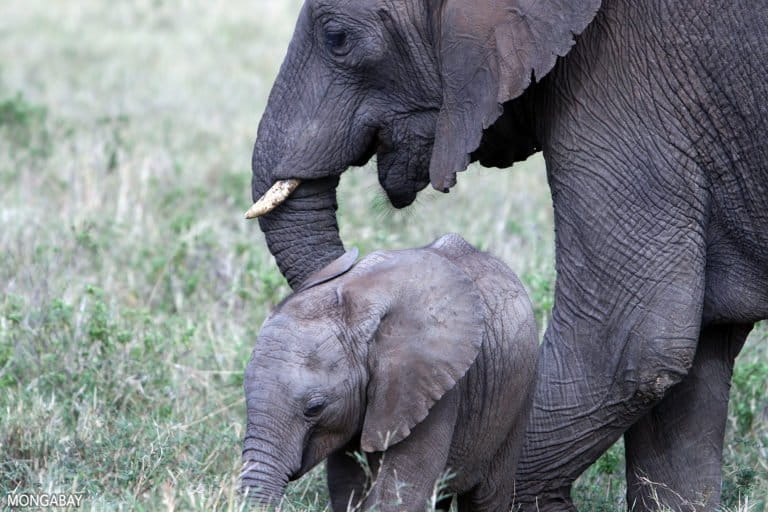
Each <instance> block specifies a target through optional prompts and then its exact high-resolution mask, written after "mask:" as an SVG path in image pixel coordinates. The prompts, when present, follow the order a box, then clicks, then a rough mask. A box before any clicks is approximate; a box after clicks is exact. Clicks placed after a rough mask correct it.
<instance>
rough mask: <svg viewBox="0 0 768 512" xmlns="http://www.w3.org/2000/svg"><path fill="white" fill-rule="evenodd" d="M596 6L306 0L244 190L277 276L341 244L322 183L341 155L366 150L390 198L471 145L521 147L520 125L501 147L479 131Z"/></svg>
mask: <svg viewBox="0 0 768 512" xmlns="http://www.w3.org/2000/svg"><path fill="white" fill-rule="evenodd" d="M599 5H600V0H573V1H565V0H538V1H530V0H477V1H469V0H307V2H306V3H305V4H304V6H303V8H302V10H301V14H300V16H299V20H298V24H297V27H296V31H295V33H294V36H293V40H292V41H291V44H290V47H289V49H288V54H287V56H286V58H285V61H284V63H283V66H282V69H281V70H280V73H279V75H278V77H277V80H276V82H275V84H274V87H273V89H272V92H271V95H270V98H269V102H268V105H267V108H266V111H265V113H264V116H263V118H262V120H261V123H260V125H259V132H258V137H257V140H256V144H255V147H254V151H253V162H252V166H253V183H252V192H253V196H254V200H258V199H259V198H262V200H261V201H258V202H257V204H256V205H254V207H253V208H252V209H251V210H250V211H249V217H256V216H260V217H261V219H260V223H261V227H262V230H263V231H264V233H265V235H266V239H267V243H268V245H269V248H270V251H271V252H272V254H273V255H274V256H275V258H276V260H277V263H278V265H279V267H280V269H281V271H282V272H283V274H284V275H285V276H286V277H287V279H288V281H289V283H290V284H291V286H292V287H294V288H297V287H298V286H299V285H300V284H301V283H302V282H303V281H304V280H305V279H306V278H307V276H309V275H310V274H311V273H313V272H314V271H316V270H317V269H319V268H322V267H324V266H325V265H327V264H328V263H329V262H331V261H333V260H334V259H336V258H337V257H339V256H340V255H341V254H343V252H344V248H343V244H342V242H341V239H340V237H339V232H338V224H337V222H336V208H337V203H336V186H337V185H338V182H339V176H340V175H341V173H342V172H343V171H344V170H345V169H347V168H348V167H350V166H356V165H362V164H364V163H366V162H367V161H368V160H369V159H370V158H372V157H373V156H374V155H376V156H377V164H378V174H379V181H380V183H381V185H382V187H383V188H384V190H385V191H386V193H387V195H388V197H389V199H390V201H391V202H392V204H393V205H394V206H395V207H398V208H402V207H405V206H407V205H409V204H411V203H412V202H413V201H414V199H415V198H416V194H417V193H418V192H419V191H420V190H422V189H423V188H425V187H426V186H427V185H428V184H429V183H430V182H431V183H432V185H433V186H434V187H435V188H436V189H438V190H441V191H445V192H447V191H448V190H449V189H450V188H451V187H452V186H453V185H454V184H455V183H456V177H455V175H456V173H457V172H459V171H463V170H464V169H466V167H467V165H468V164H469V162H470V161H471V160H472V159H473V158H475V159H480V160H481V163H483V164H485V165H509V164H511V163H512V162H513V161H515V160H519V159H522V158H525V157H527V156H529V155H530V154H531V153H533V152H534V151H535V150H536V149H537V147H536V142H535V140H534V139H533V138H531V136H530V135H529V134H526V133H522V131H521V132H520V133H519V137H518V138H517V141H516V142H514V141H513V142H508V143H505V144H506V146H505V148H504V149H503V150H501V151H499V150H498V148H496V147H494V148H491V149H488V150H487V151H483V148H482V147H481V142H482V141H483V140H484V135H485V136H487V137H488V136H490V138H491V139H493V136H492V134H490V135H489V131H492V130H489V128H491V127H492V126H493V125H494V123H496V122H497V120H498V119H499V117H500V116H501V114H502V112H503V111H504V108H503V106H504V104H505V103H507V102H508V101H509V100H512V99H514V98H516V97H518V96H520V95H521V94H522V93H523V92H524V91H525V90H526V88H527V87H528V85H529V84H530V83H531V81H532V79H536V80H538V79H541V78H542V77H543V76H544V75H546V74H547V73H548V72H549V71H550V69H551V68H552V67H553V66H554V63H555V60H556V58H557V56H560V55H565V54H566V53H567V51H568V50H569V48H570V47H571V45H572V44H573V35H574V34H578V33H580V32H581V31H582V30H583V29H584V28H585V27H586V26H587V25H588V24H589V22H590V20H591V19H592V18H593V17H594V15H595V13H596V11H597V9H598V7H599ZM505 117H506V116H505ZM505 124H506V125H509V124H510V120H509V119H507V120H505ZM513 126H514V123H513ZM518 131H520V130H518Z"/></svg>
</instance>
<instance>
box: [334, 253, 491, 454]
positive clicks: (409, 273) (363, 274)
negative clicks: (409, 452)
mask: <svg viewBox="0 0 768 512" xmlns="http://www.w3.org/2000/svg"><path fill="white" fill-rule="evenodd" d="M369 258H371V259H372V260H373V261H375V263H374V264H373V265H369V266H366V268H365V269H364V270H362V271H361V269H360V268H358V269H357V270H356V272H358V275H356V276H355V277H354V279H352V280H350V281H349V282H347V283H345V285H344V292H343V293H344V297H345V302H346V303H347V304H349V305H350V307H352V308H353V309H354V310H355V311H356V313H354V314H353V315H352V317H351V318H352V321H353V322H355V323H356V324H357V325H358V326H363V325H367V326H368V327H367V331H368V332H369V334H370V336H369V338H368V339H367V342H368V343H369V346H368V367H369V372H370V380H369V383H368V389H367V406H366V410H365V419H364V422H363V429H362V438H361V446H362V448H363V450H364V451H366V452H375V451H384V450H386V449H387V448H388V447H390V446H392V445H394V444H397V443H399V442H400V441H402V440H403V439H405V438H406V437H408V435H409V434H410V432H411V430H412V429H413V428H414V427H415V426H416V425H417V424H418V423H420V422H421V421H423V420H424V419H425V418H426V417H427V414H428V413H429V410H430V408H431V407H432V406H433V405H434V404H435V403H436V402H437V401H438V400H440V398H442V397H443V395H445V393H447V392H448V391H450V390H451V389H452V388H453V387H454V386H455V385H456V383H457V382H458V381H459V380H460V379H461V378H462V377H463V376H464V374H465V373H466V372H467V370H468V369H469V368H470V367H471V366H472V364H473V363H474V361H475V358H476V357H477V354H478V352H479V351H480V347H481V344H482V341H483V335H484V327H483V326H484V318H483V315H482V308H481V306H480V304H481V302H480V300H481V299H480V296H479V295H478V292H477V290H476V288H475V286H474V284H473V282H472V281H471V280H470V278H469V277H468V276H467V275H466V274H465V273H464V272H463V271H462V270H461V269H460V268H459V267H457V266H456V265H454V264H453V263H451V262H450V261H449V260H447V259H446V258H444V257H442V256H440V255H439V254H436V253H435V252H433V251H429V250H426V249H417V250H408V251H392V252H382V253H376V254H374V255H372V256H370V257H369ZM365 264H366V262H365V260H364V262H363V263H361V265H365ZM355 318H356V319H355ZM365 319H368V320H367V321H366V320H365Z"/></svg>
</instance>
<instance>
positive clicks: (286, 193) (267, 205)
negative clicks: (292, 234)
mask: <svg viewBox="0 0 768 512" xmlns="http://www.w3.org/2000/svg"><path fill="white" fill-rule="evenodd" d="M299 185H301V180H280V181H278V182H276V183H275V184H274V185H272V188H270V189H269V190H268V191H267V193H266V194H264V196H263V197H262V198H261V199H259V200H258V201H256V203H255V204H254V205H253V206H251V209H250V210H248V211H247V212H246V214H245V218H246V219H249V220H250V219H256V218H258V217H263V216H264V215H266V214H268V213H269V212H271V211H272V210H274V209H275V208H277V207H278V206H280V205H281V204H283V203H284V202H285V200H286V199H288V198H289V197H290V195H291V194H293V193H294V191H296V189H297V188H299Z"/></svg>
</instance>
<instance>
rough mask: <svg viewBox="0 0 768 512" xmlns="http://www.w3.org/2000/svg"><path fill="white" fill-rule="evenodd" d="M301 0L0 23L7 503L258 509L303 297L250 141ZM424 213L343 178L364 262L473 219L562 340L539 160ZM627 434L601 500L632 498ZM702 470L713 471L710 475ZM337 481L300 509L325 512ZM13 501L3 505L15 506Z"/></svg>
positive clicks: (3, 19)
mask: <svg viewBox="0 0 768 512" xmlns="http://www.w3.org/2000/svg"><path fill="white" fill-rule="evenodd" d="M298 6H299V2H298V1H297V0H290V1H286V0H283V1H280V2H276V1H274V0H251V1H248V2H246V1H244V0H229V1H228V2H210V1H207V0H184V1H181V2H164V1H162V0H151V1H150V0H134V1H131V2H107V1H105V0H101V1H99V0H79V1H78V2H51V1H50V0H26V1H24V2H11V3H7V2H6V5H4V6H3V14H2V16H0V500H2V499H3V498H4V497H5V494H6V493H7V492H9V491H11V490H18V491H19V492H22V491H63V492H70V491H78V492H84V493H86V494H87V498H86V500H85V502H84V509H85V510H158V509H163V510H200V511H210V510H237V509H239V507H240V505H239V504H238V501H237V499H236V494H235V487H236V478H237V474H238V472H239V469H240V441H241V437H242V435H243V427H244V424H245V411H244V405H243V393H242V389H241V386H242V373H243V369H244V366H245V363H246V361H247V359H248V357H249V353H250V351H251V349H252V347H253V344H254V343H255V340H256V334H257V332H258V328H259V326H260V325H261V322H262V320H263V318H264V316H265V315H266V313H267V312H268V311H269V309H270V307H272V305H274V304H275V303H276V302H277V301H279V300H280V299H281V298H282V297H284V296H285V295H286V294H287V293H288V288H287V287H286V285H285V283H284V281H283V279H282V277H281V276H280V274H279V273H278V271H277V269H276V266H275V265H274V262H273V260H272V258H271V257H270V255H269V254H268V252H267V250H266V246H265V244H264V241H263V238H262V236H261V235H260V233H259V230H258V226H257V225H256V224H247V223H246V222H245V221H243V220H242V213H243V212H244V211H245V209H246V208H247V207H248V206H250V203H249V182H250V170H249V162H250V150H251V145H252V143H253V138H254V136H255V133H256V127H257V122H258V119H259V117H260V111H261V109H262V108H263V106H264V102H265V100H266V97H267V93H268V91H269V87H270V85H271V83H272V80H273V79H274V76H275V74H276V70H277V67H278V66H279V63H280V61H281V60H282V56H283V53H284V48H285V46H286V44H287V41H288V39H289V37H290V34H291V31H292V27H293V20H294V18H295V16H296V12H297V10H298ZM461 180H462V181H471V182H472V187H467V186H464V187H461V186H459V187H458V189H457V190H456V191H455V192H453V193H452V194H451V195H450V197H446V196H442V195H439V194H434V193H428V194H425V195H423V196H422V198H421V199H420V200H419V203H418V204H417V205H415V206H414V207H412V208H410V209H408V210H407V211H404V212H396V211H393V210H392V209H391V207H389V206H388V203H387V201H386V200H385V199H384V198H383V194H382V192H381V191H380V189H379V187H378V185H377V183H376V179H375V173H374V172H372V169H363V170H355V171H351V172H349V173H347V174H345V176H344V179H343V180H342V186H341V188H342V190H341V191H340V198H341V219H340V222H341V225H342V231H343V233H342V237H343V239H344V240H346V241H347V243H348V244H350V245H352V244H354V245H357V246H358V247H359V248H360V250H361V251H362V252H363V253H367V252H369V251H372V250H375V249H380V248H402V247H410V246H416V245H422V244H425V243H427V242H430V241H431V240H433V239H435V238H437V237H438V236H439V235H441V234H443V233H446V232H451V231H455V232H458V233H461V234H463V235H464V236H465V237H466V238H467V239H468V240H469V241H471V242H472V243H474V244H476V245H478V246H480V247H482V248H483V249H486V250H490V251H492V252H493V253H494V254H496V255H498V256H500V257H501V258H502V259H503V260H504V261H506V262H507V263H509V264H510V265H511V266H512V268H513V269H515V270H516V271H517V272H518V273H519V274H520V276H521V277H522V279H523V281H524V282H525V284H526V286H527V288H528V290H529V291H530V293H531V296H532V298H533V300H534V302H535V306H536V312H537V315H538V319H539V322H540V325H541V329H542V330H543V329H544V328H545V326H546V323H547V312H548V311H549V310H550V308H551V305H552V289H553V280H554V270H553V230H552V212H551V203H550V199H549V194H548V191H547V187H546V180H545V173H544V169H543V163H542V161H541V159H540V158H534V159H532V160H531V161H529V162H527V163H525V164H523V165H519V166H517V167H516V168H515V169H514V170H512V171H511V172H501V171H490V170H482V169H474V170H472V171H471V173H470V175H462V176H461ZM766 338H768V329H766V328H765V326H763V327H761V328H760V329H758V330H757V331H756V332H755V334H754V335H753V336H752V338H751V340H750V341H749V343H748V344H747V347H746V349H745V350H744V353H743V355H742V356H741V357H740V359H739V364H738V367H737V370H736V377H735V384H734V388H733V393H732V397H733V400H732V405H731V417H730V419H729V431H728V440H727V451H726V466H725V475H726V481H725V494H724V497H725V506H726V507H728V508H729V509H736V508H739V509H740V510H752V511H755V512H760V511H764V510H768V508H767V507H768V505H766V497H767V496H768V462H766V461H768V417H767V416H768V399H767V398H766V393H765V390H766V388H767V387H768V352H767V351H768V340H767V339H766ZM623 467H624V465H623V451H622V449H621V446H619V445H617V446H615V447H614V448H613V449H611V451H610V452H608V453H607V454H606V455H605V456H604V457H603V458H601V459H600V461H598V463H597V464H595V465H594V466H593V467H592V468H591V469H590V470H589V472H588V473H587V474H586V475H585V476H583V477H582V479H581V480H580V481H579V483H578V486H577V490H576V495H577V498H578V503H579V506H580V508H581V510H587V511H613V510H621V509H623V508H624V507H625V505H624V498H623V493H624V488H623V471H624V469H623ZM691 470H692V471H695V470H696V468H691ZM322 477H323V475H322V470H321V469H320V470H317V471H315V472H313V473H312V474H311V475H309V476H308V477H306V478H305V479H303V480H302V481H300V482H298V483H296V484H294V485H293V486H292V488H291V493H290V497H289V505H288V506H287V507H286V508H287V509H289V510H297V511H298V510H317V511H320V510H326V504H325V497H324V490H323V480H322ZM1 506H2V505H0V507H1Z"/></svg>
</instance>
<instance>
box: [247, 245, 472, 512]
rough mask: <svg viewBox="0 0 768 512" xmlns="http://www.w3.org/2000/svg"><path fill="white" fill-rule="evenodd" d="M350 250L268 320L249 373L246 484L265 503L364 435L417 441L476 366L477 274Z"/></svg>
mask: <svg viewBox="0 0 768 512" xmlns="http://www.w3.org/2000/svg"><path fill="white" fill-rule="evenodd" d="M354 259H355V257H354V256H351V257H350V256H349V255H345V256H343V257H342V258H341V259H340V260H338V261H336V262H334V263H333V264H331V265H330V266H329V267H327V268H326V269H324V270H322V271H321V272H320V273H318V274H315V275H314V276H312V277H311V278H310V280H309V281H308V283H307V286H305V288H304V289H302V290H301V291H299V292H297V293H296V294H294V295H293V296H291V297H289V298H288V299H286V300H285V301H284V302H283V303H282V304H281V305H279V306H278V307H277V308H276V310H275V311H274V312H273V313H272V314H271V315H270V317H269V318H268V319H267V320H266V322H265V323H264V325H263V327H262V329H261V332H260V334H259V340H258V343H257V345H256V348H255V350H254V352H253V355H252V358H251V360H250V362H249V364H248V367H247V370H246V374H245V394H246V403H247V411H248V427H247V430H246V435H245V441H244V449H243V465H244V470H243V475H242V484H243V487H244V489H245V490H248V495H249V496H250V497H251V498H254V499H255V500H256V501H258V502H260V503H271V502H275V501H277V500H279V498H280V497H281V496H282V494H283V492H284V490H285V487H286V485H287V483H288V482H289V481H290V480H293V479H296V478H299V477H300V476H302V475H303V474H304V473H306V472H307V471H309V470H310V469H312V468H313V467H314V466H315V465H317V464H318V463H319V462H320V461H322V460H324V459H325V458H326V457H328V455H330V454H331V453H333V452H336V451H338V450H340V449H342V448H343V447H345V446H347V445H348V444H349V443H350V442H351V441H352V440H356V439H358V438H359V439H360V446H361V447H362V449H363V450H364V451H366V452H378V451H383V450H385V449H386V448H387V447H389V446H392V445H395V444H397V443H399V442H401V441H402V440H403V439H405V438H407V436H408V435H409V434H410V432H411V429H413V428H414V426H416V425H417V424H418V423H420V422H421V421H423V420H424V419H425V418H426V417H427V413H428V411H429V409H430V407H432V405H433V404H434V403H435V402H436V401H437V400H439V399H440V398H441V397H442V396H443V395H444V394H445V393H447V392H448V391H450V390H451V389H452V388H453V387H454V386H455V385H456V383H457V381H459V380H460V379H461V378H462V377H463V376H464V374H465V373H466V371H467V370H468V369H469V367H470V366H471V365H472V364H473V362H474V360H475V358H476V356H477V354H478V353H479V350H480V346H481V343H482V339H483V332H484V331H483V325H484V319H483V313H482V310H481V309H480V304H481V302H480V299H479V295H478V294H477V292H476V290H475V287H474V284H473V282H472V281H471V280H470V278H469V277H468V276H467V275H466V274H465V273H464V272H463V271H462V270H460V269H459V267H457V266H456V265H454V264H453V263H451V262H450V261H449V260H447V259H446V258H444V257H443V256H440V255H438V254H437V253H435V252H432V251H428V250H426V249H422V250H409V251H399V252H382V253H374V254H372V255H371V256H369V257H368V258H366V259H365V260H363V261H362V262H360V263H359V264H358V265H357V266H355V267H354V268H353V269H352V270H351V271H349V272H347V273H346V274H345V273H344V272H345V271H347V270H348V269H349V267H350V266H351V265H352V263H353V262H354Z"/></svg>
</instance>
